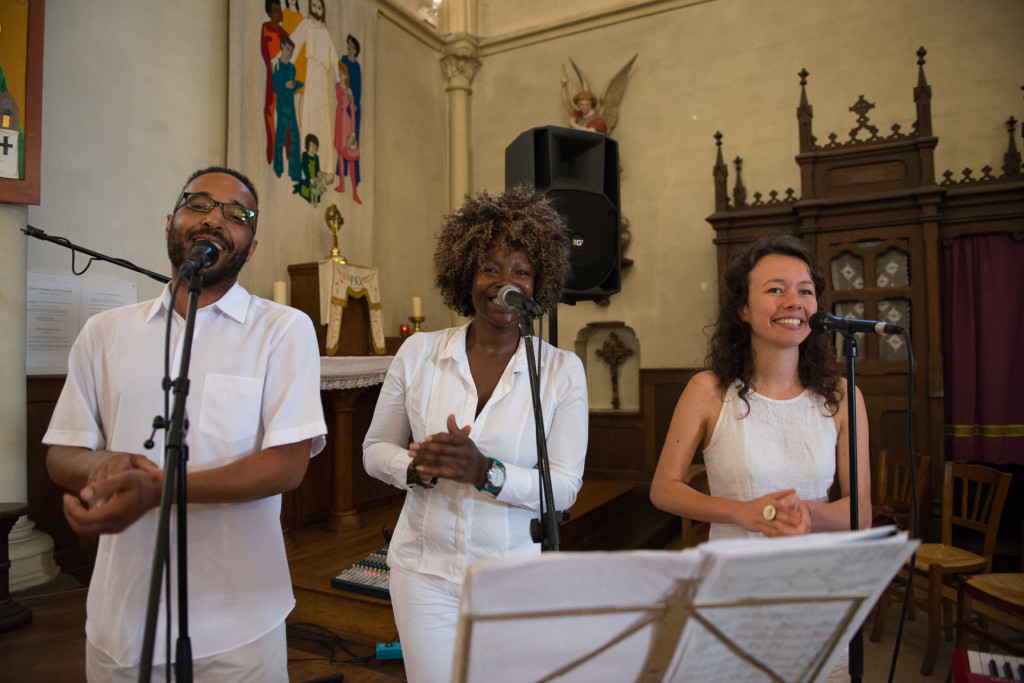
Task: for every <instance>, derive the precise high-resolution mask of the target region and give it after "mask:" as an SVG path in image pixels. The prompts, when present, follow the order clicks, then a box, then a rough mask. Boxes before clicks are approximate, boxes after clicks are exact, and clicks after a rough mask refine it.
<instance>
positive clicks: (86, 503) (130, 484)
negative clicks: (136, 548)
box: [64, 452, 163, 535]
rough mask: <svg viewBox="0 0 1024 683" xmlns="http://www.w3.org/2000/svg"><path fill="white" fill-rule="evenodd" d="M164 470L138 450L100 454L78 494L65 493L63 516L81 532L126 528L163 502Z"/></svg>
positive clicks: (84, 533)
mask: <svg viewBox="0 0 1024 683" xmlns="http://www.w3.org/2000/svg"><path fill="white" fill-rule="evenodd" d="M162 486H163V469H162V468H161V467H159V466H158V465H156V464H155V463H154V462H153V461H151V460H150V459H149V458H147V457H145V456H144V455H139V454H137V453H121V452H110V453H108V454H107V455H106V456H103V457H100V458H99V459H98V461H97V463H96V464H95V465H94V466H93V468H92V469H91V470H90V472H89V476H88V478H87V480H86V483H85V486H84V487H83V488H82V490H81V491H79V492H78V496H77V497H75V496H74V495H72V494H70V493H65V494H64V516H65V517H66V518H67V520H68V523H69V524H70V525H71V528H72V529H74V530H75V532H76V533H78V534H81V535H94V534H112V533H118V532H121V531H124V530H125V529H127V528H128V527H129V526H131V525H132V524H133V523H134V522H135V521H136V520H137V519H138V518H139V517H141V516H142V515H144V514H145V513H146V512H148V511H149V510H150V509H152V508H154V507H156V506H157V505H159V503H160V495H161V488H162Z"/></svg>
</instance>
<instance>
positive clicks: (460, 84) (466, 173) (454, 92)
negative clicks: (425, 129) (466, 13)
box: [441, 33, 480, 210]
mask: <svg viewBox="0 0 1024 683" xmlns="http://www.w3.org/2000/svg"><path fill="white" fill-rule="evenodd" d="M441 68H442V69H443V70H444V78H445V92H447V93H448V208H449V210H452V209H456V208H458V207H459V206H461V205H462V201H463V198H464V197H465V196H466V194H467V193H468V192H470V191H471V190H472V149H471V148H470V108H469V96H470V95H471V94H472V92H473V89H472V87H471V83H472V82H473V77H474V76H475V75H476V72H477V70H478V69H479V68H480V47H479V42H478V40H477V38H476V36H473V35H470V34H468V33H458V34H449V35H448V36H447V41H446V43H445V46H444V49H443V51H442V54H441Z"/></svg>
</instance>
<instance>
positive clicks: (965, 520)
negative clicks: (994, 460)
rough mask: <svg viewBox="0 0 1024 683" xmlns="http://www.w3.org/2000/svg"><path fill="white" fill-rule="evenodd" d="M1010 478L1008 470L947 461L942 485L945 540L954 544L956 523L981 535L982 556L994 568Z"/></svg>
mask: <svg viewBox="0 0 1024 683" xmlns="http://www.w3.org/2000/svg"><path fill="white" fill-rule="evenodd" d="M1011 478H1012V477H1011V475H1010V474H1009V473H1008V472H1000V471H999V470H997V469H995V468H992V467H986V466H984V465H967V464H962V463H954V462H947V463H946V472H945V477H944V480H943V487H942V542H943V543H944V544H946V545H953V526H954V525H956V526H960V527H963V528H965V529H970V530H972V531H975V532H977V533H980V534H982V535H983V537H984V542H983V543H982V551H981V555H982V557H984V558H985V559H986V560H988V564H989V569H991V567H992V555H993V554H994V553H995V548H996V536H997V535H998V533H999V521H1000V520H1001V519H1002V516H1003V504H1004V503H1006V495H1007V493H1008V492H1009V491H1010V479H1011Z"/></svg>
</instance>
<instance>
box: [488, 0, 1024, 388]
mask: <svg viewBox="0 0 1024 683" xmlns="http://www.w3.org/2000/svg"><path fill="white" fill-rule="evenodd" d="M516 4H517V6H518V7H519V10H520V14H521V15H522V16H530V15H532V14H533V10H534V6H533V5H534V4H536V5H541V4H543V3H540V2H538V3H531V2H529V0H527V1H526V2H523V3H516ZM627 4H628V5H632V6H634V9H635V8H636V7H640V6H649V5H657V4H661V5H663V6H670V5H671V3H641V2H636V3H627ZM485 8H487V10H486V11H483V12H482V13H481V15H482V17H486V16H487V15H488V12H489V11H491V10H492V9H493V7H492V3H486V4H485ZM627 9H628V8H627ZM537 15H538V16H545V17H546V15H544V14H543V12H542V11H541V10H537ZM627 15H628V16H629V17H630V18H628V20H626V21H623V22H620V23H609V24H601V22H596V23H594V24H592V25H589V27H588V28H586V30H582V31H578V32H574V33H569V34H567V35H564V36H561V37H559V38H558V39H557V40H549V39H547V35H548V34H547V33H544V32H543V31H541V32H540V33H537V34H535V35H533V36H531V33H530V31H528V30H524V31H523V36H522V38H521V40H518V41H504V42H502V43H501V44H496V45H495V46H494V48H493V52H491V53H486V52H487V50H488V43H487V41H486V39H485V42H484V50H485V53H486V54H485V58H484V64H483V67H482V69H481V70H480V73H479V75H478V76H477V79H476V82H475V84H474V86H475V87H474V98H475V101H476V103H477V104H476V109H475V111H474V117H473V147H474V164H475V176H474V180H475V183H476V185H477V187H479V188H487V189H489V190H500V189H501V188H502V187H504V149H505V147H506V146H507V145H508V144H509V143H510V142H511V141H512V140H513V139H515V137H516V136H517V135H518V134H519V133H521V132H522V131H524V130H528V129H530V128H533V127H536V126H545V125H566V116H565V113H564V110H563V109H562V103H561V98H560V91H559V88H560V84H559V78H560V73H561V68H562V65H565V66H566V67H567V68H569V69H570V74H571V73H572V72H571V66H570V65H569V63H568V58H569V57H572V59H573V60H574V61H575V62H576V63H577V64H578V65H579V66H580V68H581V69H582V70H583V71H584V73H585V75H586V76H587V78H588V79H589V81H590V84H591V86H592V89H593V90H595V92H596V93H598V94H599V95H600V93H601V91H602V90H603V88H604V86H605V84H606V83H607V82H608V80H609V79H610V78H611V77H612V76H613V75H614V74H615V72H616V71H617V70H618V69H619V68H620V67H621V66H622V65H624V64H625V63H626V62H627V61H628V60H629V59H630V57H632V56H633V55H634V54H639V57H638V59H637V61H636V63H635V65H634V67H633V70H632V74H631V77H630V81H629V84H628V86H627V89H626V94H625V98H624V101H623V103H622V107H621V112H620V118H619V123H618V127H617V128H616V129H615V131H614V133H613V137H615V138H616V139H617V140H618V141H619V145H620V148H619V152H620V164H621V166H622V169H623V172H622V175H621V209H622V214H623V215H624V216H626V217H627V218H628V219H629V220H630V222H631V232H632V243H631V245H630V246H629V248H628V250H627V252H626V255H627V256H628V257H629V258H632V259H633V260H634V261H635V265H633V266H632V267H631V268H630V269H629V270H627V271H626V272H625V275H624V277H623V287H622V292H621V293H620V294H617V295H614V296H613V297H611V303H610V305H608V306H599V305H597V304H595V303H593V302H581V303H579V304H577V305H576V306H574V307H573V306H561V307H560V310H559V319H558V323H559V330H558V339H559V346H561V347H563V348H570V344H571V340H572V339H574V338H575V336H576V333H577V331H578V330H580V329H581V328H583V327H584V326H585V325H586V324H587V323H588V322H594V321H613V320H621V321H624V322H625V323H626V325H628V326H630V327H632V328H633V329H634V330H635V331H636V334H637V337H638V339H639V341H640V344H641V345H642V347H643V365H644V367H645V368H659V367H665V368H667V367H691V366H699V365H701V364H702V362H703V358H704V353H705V345H706V337H705V334H704V332H703V329H704V328H705V326H707V325H709V324H711V323H713V322H714V315H715V309H716V292H717V285H716V278H717V264H716V253H715V247H714V244H713V242H712V239H713V237H714V234H713V232H714V231H713V230H712V229H711V227H710V225H709V224H708V223H707V222H706V220H705V218H706V217H707V216H708V215H710V214H711V213H713V212H714V191H713V186H712V166H713V165H714V163H715V152H716V148H715V140H714V137H713V136H714V134H715V132H716V131H721V132H722V134H723V135H724V145H723V154H724V157H725V159H726V160H727V161H728V162H729V164H730V179H729V182H730V188H731V186H732V182H733V181H734V179H735V171H734V170H733V169H732V165H731V164H732V160H733V159H735V158H736V157H737V156H739V157H742V158H743V180H744V183H745V185H746V187H747V190H748V197H749V198H752V195H753V193H754V192H761V193H762V194H763V195H764V196H765V198H766V199H767V196H768V192H769V191H771V190H777V191H779V193H780V195H781V194H782V193H784V191H785V190H786V189H787V188H793V189H794V190H796V192H797V194H798V195H799V189H800V188H799V171H798V167H797V165H796V163H795V161H794V157H795V155H796V154H797V151H798V139H797V121H796V108H797V105H798V104H799V98H800V85H799V77H798V76H797V73H798V72H799V71H800V70H801V69H803V68H806V69H807V70H808V71H809V72H810V77H809V81H808V86H807V92H808V97H809V99H810V102H811V104H812V105H813V107H814V116H815V118H814V132H815V134H816V135H817V137H818V139H819V141H820V142H826V141H827V140H828V134H829V133H830V132H836V133H837V134H838V135H839V138H840V139H843V140H845V139H847V133H848V131H849V130H850V129H851V128H854V127H855V126H856V115H855V114H853V113H852V112H850V111H849V107H850V106H852V105H853V104H854V103H855V102H856V101H857V98H858V96H859V95H861V94H863V95H864V97H865V98H866V99H867V100H868V101H870V102H873V103H875V104H876V108H875V109H873V110H872V111H871V112H870V113H869V117H870V119H871V122H872V124H873V125H876V126H877V127H878V128H879V134H880V135H888V134H889V133H890V126H891V125H892V124H893V123H898V124H900V125H901V127H902V129H903V131H904V132H909V131H910V130H911V127H912V125H913V123H914V120H915V118H916V116H915V109H914V102H913V89H914V87H915V86H916V84H917V70H918V67H917V64H916V60H917V57H916V55H915V52H916V50H917V49H918V48H919V47H920V46H922V45H923V46H925V47H926V49H927V50H928V55H927V57H926V59H927V63H926V65H925V73H926V75H927V78H928V81H929V83H930V84H931V86H932V92H933V99H932V115H933V126H934V130H935V132H936V135H937V136H938V138H939V145H938V148H937V149H936V154H935V157H936V167H937V168H936V176H937V177H936V180H937V181H939V182H941V180H942V178H941V172H942V171H943V170H945V169H947V168H949V169H954V170H955V172H956V174H957V176H958V177H959V173H960V170H961V169H963V168H964V167H966V166H970V167H972V168H974V169H976V170H977V169H980V168H981V167H982V166H985V165H986V164H988V165H991V166H994V167H996V168H998V167H999V165H1000V164H1001V163H1002V154H1003V153H1004V152H1005V150H1006V147H1007V134H1006V129H1005V125H1004V122H1005V121H1006V120H1007V119H1008V118H1009V117H1010V116H1011V115H1013V116H1015V117H1017V118H1018V119H1019V118H1021V95H1020V85H1021V84H1020V73H1021V71H1022V67H1024V55H1022V53H1021V52H1020V50H1019V49H1018V48H1017V44H1018V42H1019V36H1020V35H1021V32H1022V29H1024V12H1021V6H1020V3H1019V2H1016V1H1015V0H983V1H982V2H976V3H971V4H969V5H968V4H964V3H962V2H956V1H954V0H907V1H905V2H900V3H892V2H888V1H887V0H863V1H862V2H857V3H807V2H802V1H801V0H774V1H773V2H762V1H760V0H713V1H711V2H704V3H697V4H688V5H681V6H679V7H677V8H675V9H671V10H669V11H660V12H657V13H651V14H649V15H647V16H639V17H637V16H635V15H634V14H628V13H625V10H624V14H623V16H627ZM482 23H483V24H485V25H489V24H487V22H486V21H482Z"/></svg>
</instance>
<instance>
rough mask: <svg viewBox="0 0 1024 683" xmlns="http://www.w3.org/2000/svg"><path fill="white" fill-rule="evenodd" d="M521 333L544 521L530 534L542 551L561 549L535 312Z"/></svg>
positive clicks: (523, 319)
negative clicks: (535, 341) (536, 351)
mask: <svg viewBox="0 0 1024 683" xmlns="http://www.w3.org/2000/svg"><path fill="white" fill-rule="evenodd" d="M519 332H520V334H521V335H522V337H523V342H524V343H525V344H526V364H527V366H528V370H529V375H530V394H531V396H532V397H533V422H534V431H536V433H537V469H538V471H539V474H540V493H541V495H540V520H536V519H534V520H531V522H530V536H531V537H532V538H533V541H534V542H535V543H540V549H541V551H542V552H543V551H548V550H551V551H554V552H558V546H559V545H561V540H560V536H559V528H558V522H559V518H560V515H558V514H557V513H556V511H555V509H554V494H553V493H552V491H551V469H550V464H549V462H548V445H547V439H546V438H545V436H544V414H543V412H542V410H541V405H540V370H539V368H538V367H537V359H536V357H535V356H534V352H533V339H534V336H533V315H532V314H530V313H527V312H526V311H520V314H519Z"/></svg>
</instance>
